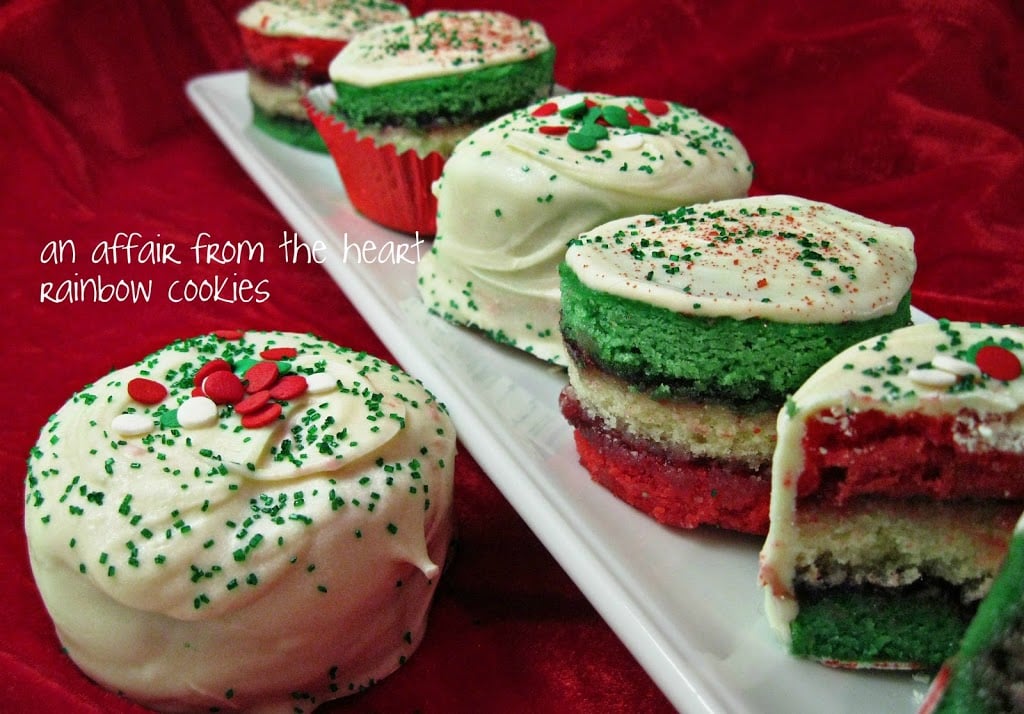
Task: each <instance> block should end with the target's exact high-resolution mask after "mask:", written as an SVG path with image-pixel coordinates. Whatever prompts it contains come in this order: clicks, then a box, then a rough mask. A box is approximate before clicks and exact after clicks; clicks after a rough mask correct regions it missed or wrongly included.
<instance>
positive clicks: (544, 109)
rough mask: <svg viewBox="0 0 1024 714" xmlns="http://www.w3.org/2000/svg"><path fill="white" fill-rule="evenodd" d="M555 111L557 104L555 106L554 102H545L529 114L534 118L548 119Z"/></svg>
mask: <svg viewBox="0 0 1024 714" xmlns="http://www.w3.org/2000/svg"><path fill="white" fill-rule="evenodd" d="M557 111H558V105H557V104H555V103H554V102H547V103H545V104H541V105H540V106H539V107H537V108H536V109H534V110H533V111H532V112H530V113H531V114H533V116H535V117H549V116H551V115H552V114H554V113H555V112H557Z"/></svg>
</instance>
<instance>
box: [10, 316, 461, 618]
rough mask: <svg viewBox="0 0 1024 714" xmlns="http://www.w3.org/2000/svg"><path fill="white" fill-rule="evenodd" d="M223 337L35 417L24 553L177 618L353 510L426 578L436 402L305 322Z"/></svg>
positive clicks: (441, 466)
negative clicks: (39, 426) (37, 426)
mask: <svg viewBox="0 0 1024 714" xmlns="http://www.w3.org/2000/svg"><path fill="white" fill-rule="evenodd" d="M227 337H228V338H229V339H225V338H224V337H220V336H217V335H206V336H202V337H196V338H193V339H187V340H181V341H178V342H175V343H172V344H171V345H169V346H167V347H166V348H164V349H162V350H160V351H158V352H156V353H154V354H152V355H150V356H148V357H146V358H145V359H143V360H142V361H140V362H138V363H136V364H135V365H132V366H130V367H126V368H123V369H119V370H117V371H114V372H112V373H111V374H109V375H107V376H106V377H104V378H103V379H101V380H99V381H97V382H96V383H94V384H92V385H89V386H88V387H86V388H84V389H83V390H81V391H80V392H78V393H76V394H75V395H74V396H73V397H72V398H71V399H70V400H69V401H68V402H67V403H66V404H65V405H64V406H63V407H62V408H61V409H60V410H59V411H58V412H57V413H56V414H55V415H54V416H53V417H51V419H50V421H49V423H48V425H47V426H46V427H45V428H44V429H43V432H42V435H41V437H40V440H39V442H38V443H37V445H36V447H35V448H34V449H33V451H32V456H31V458H30V460H29V472H28V480H27V490H26V528H27V530H28V531H29V536H30V540H31V542H32V548H33V550H34V551H37V552H49V553H51V554H56V556H55V557H57V558H59V559H61V560H63V561H65V562H66V563H67V565H68V566H70V567H71V568H72V569H73V570H75V571H78V572H80V573H81V575H82V577H83V578H87V579H89V580H90V581H91V582H92V584H93V585H95V586H96V587H97V588H99V589H100V590H101V591H103V592H105V593H106V594H107V595H109V596H110V597H111V598H113V599H114V600H116V601H118V602H120V603H122V604H125V605H128V606H130V607H134V608H138V609H140V610H146V611H152V612H160V613H164V614H166V615H170V616H172V617H174V618H184V619H203V618H211V617H216V616H219V615H222V614H224V613H225V612H227V611H232V610H235V609H238V608H241V607H243V606H244V605H246V604H247V603H250V602H252V601H254V600H256V599H258V598H260V597H262V593H264V591H266V590H268V589H269V588H273V587H275V586H276V585H277V584H279V581H280V580H281V579H283V578H286V577H290V576H294V574H295V572H296V569H295V568H294V567H293V565H292V564H291V562H290V561H291V560H292V558H293V557H294V556H295V554H296V553H302V552H304V551H306V550H307V549H308V548H309V547H310V544H311V543H312V542H313V541H314V540H315V539H316V538H317V537H318V536H317V535H315V534H317V533H318V532H319V531H321V529H323V528H334V527H337V524H339V523H348V524H349V525H351V524H352V523H353V520H352V519H353V518H355V520H356V521H359V522H360V523H361V525H359V526H358V527H359V528H361V529H362V530H363V531H366V532H369V531H371V530H372V531H374V534H373V535H374V539H375V540H376V537H377V536H378V535H380V534H383V535H384V536H387V537H384V538H381V539H380V542H381V543H383V544H384V547H383V549H382V551H381V552H380V554H379V555H380V558H381V559H382V560H389V559H392V558H397V559H400V560H402V561H403V562H409V563H413V564H415V565H416V566H417V567H418V568H419V569H420V570H422V571H423V572H424V573H429V574H431V575H433V574H436V571H437V566H436V565H435V564H434V563H433V562H431V559H430V558H429V557H428V555H427V547H426V542H425V529H424V523H425V521H426V520H433V519H434V518H435V517H439V518H446V517H447V515H446V510H447V508H448V503H447V502H446V499H445V496H444V493H445V489H444V484H445V482H446V481H449V482H450V469H451V464H450V463H447V464H446V463H445V460H446V458H448V457H449V456H450V454H451V453H452V451H453V444H454V439H455V435H454V431H453V428H452V426H451V423H450V421H449V419H448V416H447V414H446V413H445V412H444V409H443V407H442V406H441V405H440V404H439V403H438V402H437V401H436V400H435V399H434V398H433V397H432V396H431V395H430V394H429V393H428V392H427V391H426V390H425V389H424V388H423V387H422V386H421V385H420V384H419V383H418V382H417V381H416V380H414V379H412V378H411V377H409V376H408V375H406V374H405V373H404V372H402V371H401V370H400V369H399V368H397V367H394V366H392V365H389V364H387V363H385V362H382V361H381V360H379V359H376V358H374V357H370V356H368V355H366V354H361V353H355V352H352V351H349V350H346V349H344V348H341V347H337V346H336V345H333V344H331V343H328V342H325V341H322V340H319V339H317V338H315V337H312V336H308V335H299V334H291V333H264V332H246V333H244V334H243V333H237V334H228V335H227ZM397 477H400V478H397ZM396 482H400V483H396ZM417 483H419V485H420V487H419V488H416V486H417ZM392 484H395V485H394V486H393V485H392ZM426 484H430V485H432V486H433V487H434V488H435V489H436V495H434V500H432V498H431V495H428V488H429V486H428V487H426V488H425V487H423V486H424V485H426ZM437 509H440V514H438V513H436V511H437ZM345 513H349V514H350V515H349V516H347V517H342V516H343V515H344V514H345ZM376 531H379V532H380V534H377V533H376ZM367 535H369V533H367ZM319 537H321V538H322V537H324V536H323V534H322V533H321V535H320V536H319ZM338 537H339V539H340V540H341V541H342V542H344V541H345V540H347V539H349V538H351V539H358V538H359V537H360V536H359V533H357V532H350V533H346V534H344V535H342V536H338ZM198 564H202V565H201V566H199V567H201V569H202V570H203V577H199V578H197V577H196V570H195V568H196V567H197V565H198ZM313 580H315V578H313V579H311V580H310V583H309V587H310V588H314V589H315V588H316V586H317V584H318V583H316V582H313Z"/></svg>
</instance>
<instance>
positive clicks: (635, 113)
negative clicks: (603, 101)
mask: <svg viewBox="0 0 1024 714" xmlns="http://www.w3.org/2000/svg"><path fill="white" fill-rule="evenodd" d="M626 116H627V117H629V123H630V124H632V125H633V126H650V125H651V120H650V119H648V118H647V117H646V116H644V115H643V114H641V113H640V111H639V110H638V109H637V108H636V107H634V106H633V105H632V104H627V105H626Z"/></svg>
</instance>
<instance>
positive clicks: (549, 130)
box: [537, 124, 569, 136]
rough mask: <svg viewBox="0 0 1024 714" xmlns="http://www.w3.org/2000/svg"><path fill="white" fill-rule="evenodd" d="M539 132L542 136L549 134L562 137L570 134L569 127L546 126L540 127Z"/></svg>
mask: <svg viewBox="0 0 1024 714" xmlns="http://www.w3.org/2000/svg"><path fill="white" fill-rule="evenodd" d="M537 131H539V132H540V133H541V134H548V135H549V136H561V135H562V134H568V133H569V127H567V126H554V125H550V124H546V125H544V126H541V127H538V128H537Z"/></svg>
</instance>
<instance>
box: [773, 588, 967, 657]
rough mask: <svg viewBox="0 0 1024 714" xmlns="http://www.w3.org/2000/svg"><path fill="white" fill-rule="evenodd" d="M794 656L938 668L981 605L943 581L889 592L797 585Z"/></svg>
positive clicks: (955, 645)
mask: <svg viewBox="0 0 1024 714" xmlns="http://www.w3.org/2000/svg"><path fill="white" fill-rule="evenodd" d="M797 600H798V601H799V603H800V611H799V614H798V615H797V617H796V619H795V620H794V621H793V623H792V626H791V633H792V646H791V649H792V652H793V654H795V655H797V656H800V657H808V658H811V659H816V660H824V661H825V662H826V663H827V664H836V665H841V666H846V665H861V666H871V665H876V666H877V665H896V666H898V667H902V668H907V669H934V668H937V667H939V666H940V665H941V664H942V663H943V661H945V660H946V658H948V657H950V656H951V655H952V654H953V653H954V652H956V650H957V647H958V646H959V644H960V640H961V638H962V637H963V634H964V631H965V630H966V629H967V625H968V623H969V622H970V620H971V617H973V615H974V612H975V610H976V607H975V606H974V605H965V604H963V603H962V602H961V598H960V590H959V588H956V587H953V586H952V585H950V584H948V583H945V582H941V581H938V580H934V579H933V580H922V581H919V582H917V583H914V584H913V585H908V586H904V587H898V588H885V587H879V586H873V585H864V586H840V587H835V588H812V587H809V586H798V587H797Z"/></svg>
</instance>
